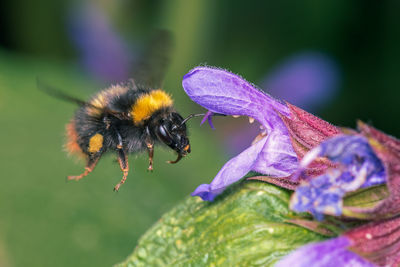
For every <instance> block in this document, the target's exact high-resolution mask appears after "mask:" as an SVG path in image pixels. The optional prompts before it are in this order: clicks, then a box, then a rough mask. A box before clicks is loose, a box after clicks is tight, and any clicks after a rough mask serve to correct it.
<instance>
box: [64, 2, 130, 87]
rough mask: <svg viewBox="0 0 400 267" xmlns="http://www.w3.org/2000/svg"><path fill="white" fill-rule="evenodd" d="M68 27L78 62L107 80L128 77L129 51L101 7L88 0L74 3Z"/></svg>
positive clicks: (119, 79) (114, 80)
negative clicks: (78, 57)
mask: <svg viewBox="0 0 400 267" xmlns="http://www.w3.org/2000/svg"><path fill="white" fill-rule="evenodd" d="M68 30H69V36H70V38H71V40H72V42H73V44H74V45H75V47H76V48H77V49H78V51H79V53H80V55H81V60H82V64H83V65H84V67H85V68H86V69H87V70H88V71H89V72H91V73H92V74H93V75H94V76H95V77H96V78H98V79H100V80H102V81H105V82H108V83H110V82H121V81H125V80H127V79H128V78H129V71H130V59H131V54H130V53H129V49H128V47H127V46H126V45H125V43H124V41H123V40H122V38H121V37H120V36H119V35H118V33H117V32H116V31H115V30H114V29H112V26H111V24H110V22H109V21H108V19H107V16H106V14H105V13H104V12H103V10H101V9H100V8H98V7H97V6H96V5H95V4H94V3H92V2H90V3H87V2H84V3H80V4H78V5H77V6H75V7H74V8H72V10H71V12H70V15H69V17H68Z"/></svg>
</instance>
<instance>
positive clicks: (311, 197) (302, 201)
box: [291, 135, 386, 219]
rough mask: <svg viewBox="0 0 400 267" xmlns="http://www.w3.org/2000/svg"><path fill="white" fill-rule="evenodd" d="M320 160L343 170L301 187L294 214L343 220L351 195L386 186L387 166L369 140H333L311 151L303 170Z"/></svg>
mask: <svg viewBox="0 0 400 267" xmlns="http://www.w3.org/2000/svg"><path fill="white" fill-rule="evenodd" d="M318 157H326V158H328V159H329V160H330V161H332V162H334V163H338V164H339V166H335V167H334V168H331V169H328V170H327V171H325V172H324V174H322V175H321V176H318V177H315V178H313V179H310V180H308V181H307V182H303V183H302V184H301V185H300V186H298V187H297V188H296V192H295V193H294V194H293V195H292V199H291V209H293V210H294V211H297V212H304V211H309V212H311V213H312V214H313V215H314V216H316V218H318V219H322V218H323V216H322V214H330V215H335V216H339V215H341V214H342V204H343V203H342V198H343V196H344V195H345V194H346V193H347V192H351V191H356V190H358V189H359V188H363V187H369V186H373V185H378V184H382V183H384V182H386V175H385V170H384V166H383V164H382V162H381V160H379V159H378V157H377V156H376V155H375V153H374V151H373V150H372V147H371V146H370V145H369V144H368V140H367V139H366V138H365V137H362V136H358V135H339V136H335V137H332V138H330V139H328V140H326V141H324V142H322V143H321V144H320V145H319V146H317V147H315V148H313V149H312V150H310V151H309V152H308V153H307V154H306V156H305V157H304V158H303V159H302V161H301V163H300V168H304V169H305V168H306V167H307V166H308V165H309V164H310V163H311V162H312V161H314V160H315V159H317V158H318Z"/></svg>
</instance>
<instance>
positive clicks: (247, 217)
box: [118, 181, 324, 266]
mask: <svg viewBox="0 0 400 267" xmlns="http://www.w3.org/2000/svg"><path fill="white" fill-rule="evenodd" d="M227 191H228V192H226V193H225V194H223V195H222V196H220V197H218V198H217V199H216V200H215V201H214V202H212V203H210V202H204V201H202V200H201V199H200V198H198V197H189V198H187V199H186V200H185V201H184V202H183V203H181V204H179V205H178V206H176V207H175V208H174V209H172V210H171V211H170V212H168V213H167V214H165V215H164V216H163V217H162V218H161V220H160V221H159V222H157V223H156V224H155V225H154V226H153V227H152V228H151V229H150V230H149V231H148V232H147V233H146V234H145V235H144V236H143V237H142V238H141V239H140V241H139V244H138V246H137V247H136V248H135V250H134V252H133V253H132V255H130V256H129V257H128V258H127V259H126V261H125V262H123V263H121V264H119V265H118V266H257V265H261V266H270V265H273V264H274V263H275V262H277V261H278V260H279V259H280V258H281V257H282V256H284V255H286V254H288V253H289V252H290V251H292V250H293V249H295V248H297V247H299V246H302V245H304V244H306V243H309V242H314V241H321V240H323V239H324V237H323V236H322V235H319V234H317V233H314V232H312V231H310V230H307V229H305V228H302V227H300V226H297V225H293V224H288V223H285V221H287V220H290V219H291V218H293V214H292V213H291V212H290V211H289V209H288V206H289V204H288V203H289V194H290V193H289V191H286V190H284V189H281V188H278V187H276V186H274V185H270V184H267V183H262V182H259V181H244V182H242V183H240V184H238V185H236V186H234V187H232V188H231V189H229V190H227Z"/></svg>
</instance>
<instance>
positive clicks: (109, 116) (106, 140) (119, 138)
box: [38, 80, 201, 191]
mask: <svg viewBox="0 0 400 267" xmlns="http://www.w3.org/2000/svg"><path fill="white" fill-rule="evenodd" d="M38 87H39V88H41V89H43V90H45V91H46V92H47V93H49V94H51V95H53V96H55V97H58V98H62V99H64V100H68V101H72V102H75V103H77V104H78V105H79V106H80V107H79V109H78V110H77V111H76V113H75V116H74V118H73V119H72V120H71V121H70V123H68V124H67V126H66V133H67V134H66V135H67V142H66V144H65V147H66V149H67V151H68V152H69V153H71V154H79V155H81V156H84V157H85V159H86V167H85V170H84V172H83V173H81V174H80V175H74V176H68V180H80V179H82V178H83V177H85V176H87V175H88V174H89V173H90V172H92V171H93V169H94V168H95V166H96V164H97V163H98V161H99V159H100V158H101V156H102V155H103V154H104V153H106V152H109V151H113V152H114V153H116V154H117V158H118V162H119V165H120V168H121V171H122V173H123V176H122V179H121V181H120V182H119V183H118V184H117V185H116V186H115V187H114V190H115V191H118V189H119V188H120V186H121V185H122V184H123V183H125V181H126V178H127V176H128V172H129V165H128V154H132V153H139V152H143V151H146V150H147V152H148V155H149V166H148V170H149V171H152V170H153V156H154V146H155V145H156V144H165V145H167V146H168V147H170V148H171V149H173V150H175V151H176V152H177V154H178V157H177V159H176V160H174V161H168V162H169V163H177V162H178V161H180V160H181V159H182V157H184V156H186V155H187V154H188V153H190V143H189V139H188V136H187V128H186V121H187V120H188V119H190V118H192V117H193V116H198V115H201V114H196V115H191V116H189V117H188V118H186V119H183V117H182V116H181V115H179V113H177V112H176V110H175V109H174V107H173V101H172V99H171V97H170V96H169V95H168V94H167V93H166V92H165V91H163V90H161V89H148V88H142V87H140V86H137V85H136V84H135V83H134V81H133V80H131V81H129V82H127V83H124V84H118V85H113V86H111V87H109V88H107V89H105V90H103V91H100V92H99V93H97V94H96V95H94V96H93V97H92V98H91V99H90V100H89V101H87V102H85V101H81V100H79V99H77V98H74V97H71V96H69V95H66V94H64V93H62V92H61V91H58V90H56V89H53V88H51V87H50V86H48V85H45V84H43V83H42V82H40V81H38Z"/></svg>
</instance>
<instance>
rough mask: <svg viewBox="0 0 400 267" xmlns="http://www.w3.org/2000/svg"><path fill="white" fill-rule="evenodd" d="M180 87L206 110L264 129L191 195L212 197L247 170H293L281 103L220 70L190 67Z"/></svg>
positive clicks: (273, 172) (293, 158)
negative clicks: (255, 123)
mask: <svg viewBox="0 0 400 267" xmlns="http://www.w3.org/2000/svg"><path fill="white" fill-rule="evenodd" d="M182 86H183V88H184V90H185V92H186V93H187V94H188V96H189V97H190V98H191V99H192V100H193V101H194V102H196V103H198V104H199V105H201V106H203V107H205V108H206V109H208V110H209V111H210V112H213V113H221V114H225V115H244V116H249V117H251V118H254V119H256V120H258V121H259V122H260V123H261V124H262V125H263V126H264V128H265V129H266V131H267V136H266V137H264V138H262V139H261V140H259V141H258V142H257V143H256V144H254V145H252V146H251V147H250V148H248V149H246V150H245V151H243V152H242V153H241V154H239V155H238V156H237V157H235V158H233V159H231V160H230V161H228V162H227V163H226V164H225V165H224V166H223V168H222V169H221V170H220V172H219V173H218V174H217V176H216V177H215V178H214V180H213V181H212V183H211V184H209V185H201V186H199V187H198V188H197V189H196V190H195V192H193V194H192V195H196V196H201V197H202V198H203V199H204V200H213V199H214V197H215V196H216V195H217V194H219V193H221V192H222V191H223V190H224V189H225V188H226V187H227V186H229V185H230V184H232V183H234V182H236V181H238V180H240V179H241V178H242V177H243V176H244V175H246V174H247V173H248V172H249V171H251V170H254V171H257V172H260V173H263V174H268V175H270V176H274V177H286V176H289V175H290V174H292V173H293V172H294V171H295V170H296V169H297V167H298V160H297V155H296V153H295V152H294V150H293V147H292V144H291V141H290V137H289V134H288V131H287V128H286V126H285V124H284V123H283V121H282V119H281V117H280V115H279V114H281V115H283V116H285V115H286V116H288V115H289V109H288V107H287V106H286V105H285V104H284V103H281V102H279V101H278V100H276V99H273V98H272V97H270V96H269V95H267V94H265V93H263V92H261V91H260V90H258V89H257V88H256V87H254V86H253V85H252V84H250V83H249V82H247V81H245V80H244V79H243V78H241V77H239V76H237V75H235V74H233V73H230V72H228V71H226V70H223V69H217V68H211V67H197V68H194V69H193V70H191V71H190V72H189V73H188V74H186V75H185V76H184V78H183V82H182ZM278 112H279V114H278ZM207 114H210V113H209V112H208V113H207ZM208 118H209V117H208Z"/></svg>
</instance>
